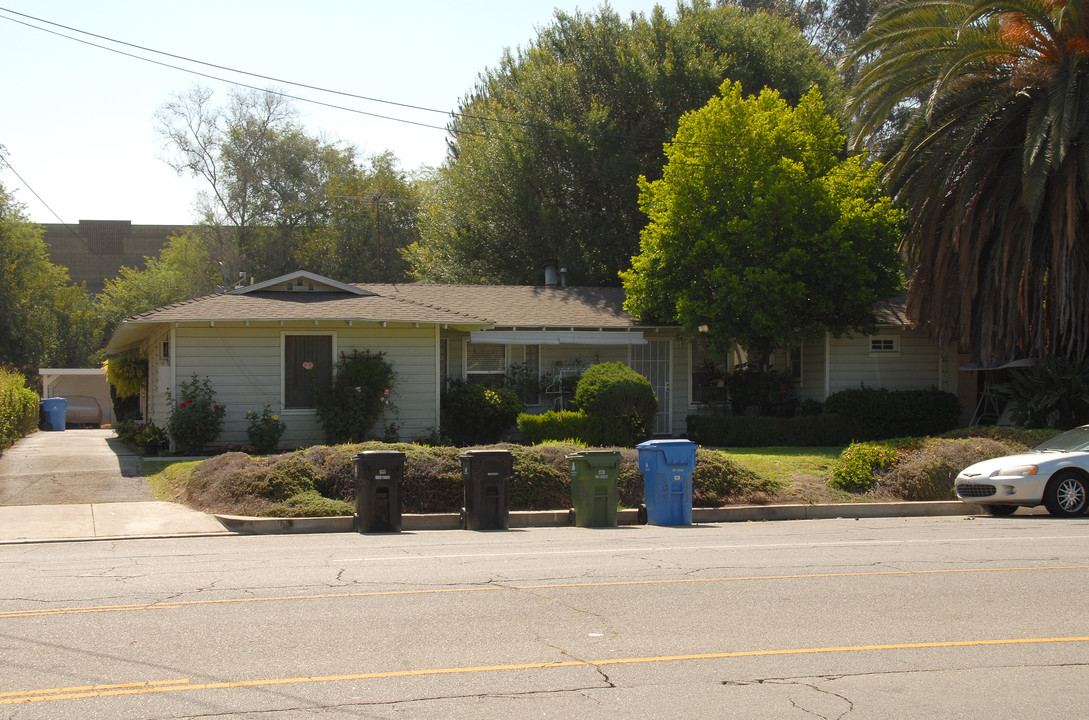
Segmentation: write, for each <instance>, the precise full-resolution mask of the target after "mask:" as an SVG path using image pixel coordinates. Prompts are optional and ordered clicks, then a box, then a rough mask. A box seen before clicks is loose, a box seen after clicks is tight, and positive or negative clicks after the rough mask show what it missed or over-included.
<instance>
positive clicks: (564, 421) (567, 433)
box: [518, 410, 589, 445]
mask: <svg viewBox="0 0 1089 720" xmlns="http://www.w3.org/2000/svg"><path fill="white" fill-rule="evenodd" d="M588 419H589V417H588V416H587V415H586V413H584V412H573V411H571V410H549V411H548V412H546V413H542V414H540V415H530V414H529V413H521V414H520V415H519V416H518V434H519V435H520V436H521V438H522V442H524V443H526V444H527V445H539V444H540V443H543V442H548V441H550V440H580V441H581V440H582V438H584V437H586V436H587V435H589V431H588V430H587V421H588Z"/></svg>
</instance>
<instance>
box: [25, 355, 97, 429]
mask: <svg viewBox="0 0 1089 720" xmlns="http://www.w3.org/2000/svg"><path fill="white" fill-rule="evenodd" d="M38 374H39V375H40V376H41V378H42V397H43V398H65V399H66V400H68V409H67V420H68V423H69V424H72V425H94V426H95V427H98V426H99V425H102V424H110V425H112V424H113V423H114V422H115V418H114V417H113V403H112V402H111V401H110V384H109V383H108V382H107V381H106V371H105V370H103V369H101V368H41V369H40V370H38Z"/></svg>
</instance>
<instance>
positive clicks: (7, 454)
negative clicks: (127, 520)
mask: <svg viewBox="0 0 1089 720" xmlns="http://www.w3.org/2000/svg"><path fill="white" fill-rule="evenodd" d="M154 499H155V496H154V495H152V493H151V488H150V487H148V483H147V480H146V479H145V478H144V477H143V474H142V472H141V467H140V458H139V457H137V456H136V455H135V454H133V453H132V451H130V450H129V449H128V448H126V447H125V446H124V444H122V443H121V441H120V440H118V439H117V437H116V436H115V435H114V434H113V431H112V430H65V431H63V432H36V433H32V434H31V435H28V436H27V437H25V438H23V439H22V440H20V441H19V442H17V443H15V445H13V446H12V447H10V448H8V449H7V450H5V451H4V453H3V454H2V455H0V505H75V504H82V503H108V502H139V501H150V500H154Z"/></svg>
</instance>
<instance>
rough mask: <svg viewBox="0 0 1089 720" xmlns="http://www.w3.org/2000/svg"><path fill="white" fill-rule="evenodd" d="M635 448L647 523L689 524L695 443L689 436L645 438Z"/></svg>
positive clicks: (694, 465) (690, 520) (694, 464)
mask: <svg viewBox="0 0 1089 720" xmlns="http://www.w3.org/2000/svg"><path fill="white" fill-rule="evenodd" d="M635 447H636V449H638V450H639V470H640V471H641V472H642V473H643V487H644V489H645V491H646V503H647V522H648V523H649V524H651V525H691V524H692V472H693V471H694V470H695V469H696V443H694V442H692V441H690V440H647V441H646V442H643V443H639V444H638V445H636V446H635Z"/></svg>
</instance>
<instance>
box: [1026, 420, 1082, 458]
mask: <svg viewBox="0 0 1089 720" xmlns="http://www.w3.org/2000/svg"><path fill="white" fill-rule="evenodd" d="M1086 449H1089V426H1086V427H1079V428H1074V429H1073V430H1067V431H1066V432H1064V433H1063V434H1062V435H1056V436H1055V437H1053V438H1051V439H1050V440H1048V441H1047V442H1045V443H1043V444H1041V445H1037V446H1036V447H1035V448H1033V450H1036V451H1037V452H1046V451H1048V450H1050V451H1052V452H1075V451H1078V450H1086Z"/></svg>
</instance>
